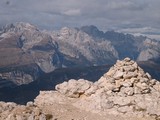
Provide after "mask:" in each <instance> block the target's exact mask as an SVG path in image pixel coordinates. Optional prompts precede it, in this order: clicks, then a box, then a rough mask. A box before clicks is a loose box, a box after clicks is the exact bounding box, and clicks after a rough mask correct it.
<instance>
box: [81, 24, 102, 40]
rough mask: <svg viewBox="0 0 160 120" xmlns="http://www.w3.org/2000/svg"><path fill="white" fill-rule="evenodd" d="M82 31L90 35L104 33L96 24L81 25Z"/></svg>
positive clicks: (100, 35) (97, 35) (99, 35)
mask: <svg viewBox="0 0 160 120" xmlns="http://www.w3.org/2000/svg"><path fill="white" fill-rule="evenodd" d="M80 30H82V31H83V32H85V33H87V34H88V35H91V36H93V37H96V38H97V37H102V36H103V35H104V33H103V31H100V30H99V29H98V28H97V27H96V26H94V25H90V26H82V27H81V28H80Z"/></svg>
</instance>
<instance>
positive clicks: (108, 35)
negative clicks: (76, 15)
mask: <svg viewBox="0 0 160 120" xmlns="http://www.w3.org/2000/svg"><path fill="white" fill-rule="evenodd" d="M80 29H81V30H82V31H84V32H86V33H87V34H88V35H90V36H92V37H94V38H97V39H98V40H99V39H103V40H109V41H110V42H111V44H112V45H113V46H114V48H115V49H116V51H117V52H118V57H119V58H120V59H124V58H125V57H127V56H128V57H130V58H132V59H134V60H137V61H148V60H157V59H158V58H159V56H160V54H159V52H160V49H159V46H160V42H159V41H157V40H153V39H150V38H147V37H145V36H133V35H131V34H124V33H119V32H115V31H106V32H103V31H100V30H98V28H97V27H96V26H93V25H91V26H83V27H81V28H80Z"/></svg>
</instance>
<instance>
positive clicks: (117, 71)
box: [56, 58, 160, 119]
mask: <svg viewBox="0 0 160 120" xmlns="http://www.w3.org/2000/svg"><path fill="white" fill-rule="evenodd" d="M56 90H57V91H58V92H60V93H61V94H63V95H65V96H67V97H68V98H69V99H76V102H73V105H74V106H76V107H78V108H81V109H84V110H87V111H92V112H98V113H101V114H105V113H110V114H123V115H124V114H125V115H129V116H130V115H135V116H140V117H142V116H154V117H156V118H157V119H158V118H159V117H160V82H159V81H157V80H155V79H152V77H151V75H150V74H149V73H145V72H144V71H143V69H142V68H140V67H139V66H138V65H137V63H136V62H135V61H133V60H131V59H130V58H125V59H124V60H122V61H120V60H117V62H116V64H115V65H114V66H113V67H111V68H110V70H109V71H108V72H107V73H105V74H104V75H103V76H102V77H101V78H100V79H99V80H98V81H96V82H94V83H93V82H90V81H87V80H84V79H80V80H73V79H72V80H69V81H68V82H64V83H62V84H58V85H57V86H56Z"/></svg>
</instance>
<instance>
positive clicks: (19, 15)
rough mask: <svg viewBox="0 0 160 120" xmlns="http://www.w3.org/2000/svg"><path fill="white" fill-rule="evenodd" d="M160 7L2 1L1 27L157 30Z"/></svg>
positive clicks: (156, 1)
mask: <svg viewBox="0 0 160 120" xmlns="http://www.w3.org/2000/svg"><path fill="white" fill-rule="evenodd" d="M159 5H160V0H99V1H98V0H67V1H66V0H8V1H7V0H1V1H0V18H1V19H0V25H4V24H7V23H12V22H19V21H24V22H30V23H32V24H35V25H37V26H39V27H40V28H44V29H56V28H61V27H62V26H69V27H79V26H83V25H90V24H94V25H96V26H97V27H98V28H100V29H103V30H111V29H113V30H121V29H123V30H124V29H126V30H127V29H128V30H130V31H131V29H132V31H133V30H137V29H135V28H138V32H140V29H141V28H142V30H144V28H145V27H146V28H152V29H153V30H155V29H156V30H157V29H159V28H160V26H159V24H160V21H159V20H160V14H159V11H160V7H159ZM134 32H136V31H134ZM149 32H150V33H151V31H149Z"/></svg>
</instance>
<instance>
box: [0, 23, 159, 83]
mask: <svg viewBox="0 0 160 120" xmlns="http://www.w3.org/2000/svg"><path fill="white" fill-rule="evenodd" d="M159 46H160V43H159V42H158V41H156V40H152V39H149V38H146V37H142V36H140V37H135V36H133V35H129V34H127V35H125V34H123V33H117V32H114V31H108V32H105V33H104V32H102V31H99V30H98V29H97V28H96V27H95V26H85V27H82V28H80V29H77V28H67V27H64V28H62V29H61V30H59V31H42V30H39V29H38V28H37V27H35V26H34V25H31V24H29V23H23V22H20V23H16V24H9V25H6V26H5V27H3V28H2V31H1V32H0V53H1V54H0V68H6V67H7V68H10V67H14V68H16V67H18V66H25V65H27V66H32V65H33V64H35V65H37V66H38V69H36V72H35V73H37V72H41V71H43V72H45V73H49V72H52V71H54V70H55V69H57V68H62V67H75V66H76V67H78V66H93V65H103V64H112V63H113V62H115V61H116V60H117V59H123V58H124V57H126V56H129V57H131V58H133V59H134V60H139V61H148V60H150V59H154V60H155V61H156V60H157V58H158V57H159V53H160V52H159V51H160V50H159ZM0 72H1V71H0ZM7 72H8V71H7ZM11 72H12V70H11ZM4 74H5V73H4ZM23 74H28V73H23ZM29 75H30V74H29ZM31 77H33V76H32V75H31ZM36 78H38V77H36ZM2 79H3V78H2ZM14 79H15V80H16V79H19V78H14ZM9 80H11V81H13V79H12V78H11V79H9ZM23 80H24V79H22V83H24V81H23ZM34 80H35V79H34ZM30 81H33V80H30ZM14 83H16V82H14ZM26 83H28V82H26Z"/></svg>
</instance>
